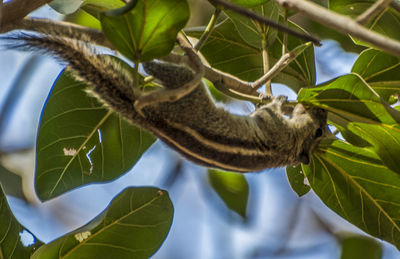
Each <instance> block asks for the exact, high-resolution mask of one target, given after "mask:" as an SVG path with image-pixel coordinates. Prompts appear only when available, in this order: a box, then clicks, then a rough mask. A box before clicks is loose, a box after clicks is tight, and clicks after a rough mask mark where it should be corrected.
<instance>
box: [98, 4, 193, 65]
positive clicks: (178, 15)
mask: <svg viewBox="0 0 400 259" xmlns="http://www.w3.org/2000/svg"><path fill="white" fill-rule="evenodd" d="M189 14H190V13H189V7H188V4H187V2H186V0H168V1H159V0H143V1H139V2H138V3H137V5H136V6H135V8H134V9H132V10H131V11H130V12H128V13H126V14H124V15H121V16H116V17H115V16H107V15H106V14H104V13H103V14H101V16H100V22H101V24H102V27H103V31H104V33H105V35H106V37H107V39H108V40H109V41H110V42H111V43H112V44H113V45H114V46H115V48H116V49H117V50H118V51H120V52H121V53H122V54H123V55H125V56H126V57H127V58H129V59H131V60H133V61H149V60H151V59H154V58H159V57H162V56H165V55H167V54H168V53H169V52H170V51H171V50H172V48H173V46H174V43H175V40H176V35H177V33H178V32H179V31H180V30H181V29H182V28H183V27H184V26H185V24H186V22H187V21H188V19H189Z"/></svg>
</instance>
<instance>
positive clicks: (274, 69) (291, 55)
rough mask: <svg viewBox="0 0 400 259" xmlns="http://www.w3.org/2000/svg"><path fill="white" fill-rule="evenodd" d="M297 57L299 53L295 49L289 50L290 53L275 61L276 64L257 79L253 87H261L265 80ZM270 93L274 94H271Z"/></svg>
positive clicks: (269, 78) (268, 79)
mask: <svg viewBox="0 0 400 259" xmlns="http://www.w3.org/2000/svg"><path fill="white" fill-rule="evenodd" d="M296 57H297V55H296V53H295V52H294V51H291V52H288V53H286V54H284V55H282V56H281V58H280V59H279V60H278V61H277V62H276V63H275V65H274V66H273V67H272V68H271V69H270V70H269V71H268V72H267V73H266V74H265V75H263V76H262V77H261V78H260V79H257V80H256V81H255V82H254V83H252V84H251V87H252V88H253V89H258V88H260V87H261V86H262V85H263V84H264V83H265V82H268V81H270V80H271V79H272V78H274V77H275V76H276V75H277V74H278V73H279V72H281V71H282V70H283V69H284V68H285V67H286V66H287V65H289V64H290V62H292V61H293V60H294V59H295V58H296ZM267 94H268V93H267ZM270 95H272V94H270Z"/></svg>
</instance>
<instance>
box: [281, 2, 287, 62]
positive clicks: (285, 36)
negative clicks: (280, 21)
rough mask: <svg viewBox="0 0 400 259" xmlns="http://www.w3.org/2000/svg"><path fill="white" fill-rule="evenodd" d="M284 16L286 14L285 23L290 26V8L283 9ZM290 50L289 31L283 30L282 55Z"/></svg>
mask: <svg viewBox="0 0 400 259" xmlns="http://www.w3.org/2000/svg"><path fill="white" fill-rule="evenodd" d="M283 12H284V13H283V16H284V25H286V26H288V10H287V9H284V11H283ZM287 51H288V48H287V33H286V32H283V42H282V56H283V55H285V54H286V52H287Z"/></svg>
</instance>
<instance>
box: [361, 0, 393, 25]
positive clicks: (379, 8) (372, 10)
mask: <svg viewBox="0 0 400 259" xmlns="http://www.w3.org/2000/svg"><path fill="white" fill-rule="evenodd" d="M391 2H392V0H378V1H376V2H375V3H374V4H373V5H371V6H370V7H369V8H368V9H367V10H365V12H363V13H362V14H360V15H359V16H358V17H357V18H356V22H358V23H359V24H366V23H367V22H369V21H370V20H372V19H373V18H375V17H376V16H377V15H378V14H380V13H381V12H383V11H384V10H385V9H386V8H387V7H388V6H389V5H390V3H391Z"/></svg>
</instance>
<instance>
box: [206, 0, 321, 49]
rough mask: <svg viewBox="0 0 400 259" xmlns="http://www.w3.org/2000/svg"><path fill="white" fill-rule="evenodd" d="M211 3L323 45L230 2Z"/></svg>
mask: <svg viewBox="0 0 400 259" xmlns="http://www.w3.org/2000/svg"><path fill="white" fill-rule="evenodd" d="M209 2H211V3H212V4H215V5H217V6H218V5H220V6H223V7H225V8H226V9H229V10H231V11H234V12H235V13H238V14H240V15H243V16H246V17H248V18H250V19H253V20H255V21H257V22H259V23H261V24H265V25H267V26H271V27H274V28H276V29H278V30H280V31H282V32H286V33H288V34H291V35H293V36H295V37H297V38H299V39H302V40H304V41H311V42H312V43H314V44H315V45H317V46H321V43H320V40H319V39H317V38H315V37H313V36H311V35H308V34H305V33H302V32H299V31H296V30H294V29H292V28H289V27H287V26H284V25H282V24H280V23H277V22H275V21H272V20H269V19H267V18H265V17H264V16H261V15H259V14H257V13H255V12H252V11H250V10H248V9H246V8H243V7H241V6H238V5H235V4H232V3H230V2H226V1H224V0H209Z"/></svg>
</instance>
